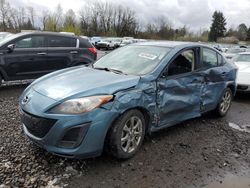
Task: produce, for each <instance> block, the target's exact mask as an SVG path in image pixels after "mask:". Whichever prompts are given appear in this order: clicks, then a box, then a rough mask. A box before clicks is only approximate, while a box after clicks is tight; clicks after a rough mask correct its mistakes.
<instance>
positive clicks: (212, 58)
mask: <svg viewBox="0 0 250 188" xmlns="http://www.w3.org/2000/svg"><path fill="white" fill-rule="evenodd" d="M202 63H203V66H204V67H208V68H210V67H215V66H217V65H218V60H217V52H215V51H213V50H210V49H208V48H203V51H202Z"/></svg>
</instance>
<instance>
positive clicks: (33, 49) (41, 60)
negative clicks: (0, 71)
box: [4, 35, 47, 79]
mask: <svg viewBox="0 0 250 188" xmlns="http://www.w3.org/2000/svg"><path fill="white" fill-rule="evenodd" d="M12 43H14V44H15V49H14V50H13V51H12V52H8V53H5V55H4V61H5V64H6V70H7V75H8V76H9V77H10V79H17V78H20V79H23V78H24V79H26V78H27V79H28V78H36V77H39V76H41V75H43V74H45V73H47V69H46V63H47V47H46V38H45V37H44V36H43V35H33V36H32V35H29V36H26V37H22V38H20V39H17V40H15V41H13V42H12Z"/></svg>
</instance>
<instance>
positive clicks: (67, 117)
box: [20, 42, 237, 159]
mask: <svg viewBox="0 0 250 188" xmlns="http://www.w3.org/2000/svg"><path fill="white" fill-rule="evenodd" d="M236 72H237V69H236V67H235V66H234V65H233V64H230V63H228V62H227V60H226V59H225V58H224V57H223V56H222V55H221V54H220V52H218V51H216V50H215V49H213V48H210V47H207V46H204V45H202V44H199V43H182V42H145V43H141V44H139V43H137V44H132V45H128V46H125V47H123V48H120V49H118V50H115V51H113V52H111V53H109V54H107V55H105V56H104V57H102V58H101V59H99V60H98V61H97V62H96V63H94V64H93V65H92V66H90V67H84V66H82V67H72V68H68V69H64V70H60V71H57V72H54V73H51V74H48V75H46V76H43V77H41V78H40V79H38V80H36V81H34V82H33V83H32V84H31V85H30V86H29V87H28V88H27V89H26V90H25V91H24V92H23V94H22V95H21V97H20V113H21V121H22V129H23V131H24V133H25V135H26V136H27V137H28V138H29V139H30V140H31V141H33V142H34V143H35V144H37V145H38V146H40V147H42V148H44V149H45V150H47V151H48V152H51V153H54V154H56V155H60V156H65V157H70V158H83V157H93V156H98V155H100V154H101V153H102V152H103V150H104V149H105V150H107V151H108V152H109V153H110V154H112V155H113V156H114V157H117V158H122V159H127V158H130V157H132V156H134V155H135V153H136V152H137V151H138V150H139V149H140V147H141V145H142V143H143V139H144V137H145V135H146V134H150V133H152V132H155V131H158V130H160V129H163V128H166V127H169V126H172V125H175V124H178V123H179V122H182V121H184V120H187V119H190V118H195V117H199V116H201V115H202V114H203V113H205V112H208V111H213V112H214V113H216V114H217V115H219V116H224V115H226V113H227V112H228V110H229V108H230V105H231V101H232V98H233V96H234V94H235V91H236V83H235V78H236Z"/></svg>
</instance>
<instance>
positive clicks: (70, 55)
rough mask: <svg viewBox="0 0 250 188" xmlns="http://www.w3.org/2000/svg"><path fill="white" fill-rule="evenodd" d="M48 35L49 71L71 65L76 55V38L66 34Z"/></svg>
mask: <svg viewBox="0 0 250 188" xmlns="http://www.w3.org/2000/svg"><path fill="white" fill-rule="evenodd" d="M47 37H48V64H49V68H50V71H54V70H59V69H63V68H66V67H69V66H72V64H73V61H74V59H75V58H76V57H77V56H78V48H77V39H76V38H74V37H67V36H56V35H55V36H54V35H49V36H47Z"/></svg>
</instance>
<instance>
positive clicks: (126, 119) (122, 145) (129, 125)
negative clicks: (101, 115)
mask: <svg viewBox="0 0 250 188" xmlns="http://www.w3.org/2000/svg"><path fill="white" fill-rule="evenodd" d="M145 127H146V122H145V118H144V115H143V114H142V113H141V112H140V111H139V110H130V111H127V112H126V113H124V114H123V115H122V116H121V117H119V118H118V120H117V121H116V122H115V123H114V125H113V126H112V127H111V129H110V131H109V133H108V138H107V139H108V140H107V142H108V145H107V147H108V152H110V153H111V154H112V155H113V156H114V157H116V158H119V159H129V158H131V157H133V156H134V155H135V154H136V152H137V151H138V150H139V149H140V147H141V145H142V142H143V139H144V136H145Z"/></svg>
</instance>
